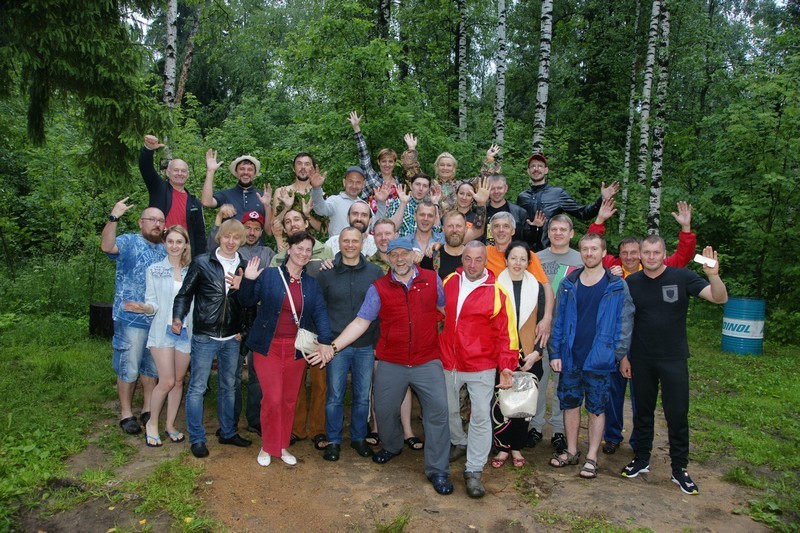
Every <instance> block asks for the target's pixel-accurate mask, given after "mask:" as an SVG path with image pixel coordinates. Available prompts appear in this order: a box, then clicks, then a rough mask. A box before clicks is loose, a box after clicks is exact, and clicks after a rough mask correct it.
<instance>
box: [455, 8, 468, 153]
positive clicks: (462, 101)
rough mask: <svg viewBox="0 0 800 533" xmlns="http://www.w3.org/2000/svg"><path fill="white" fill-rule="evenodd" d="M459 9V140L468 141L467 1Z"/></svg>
mask: <svg viewBox="0 0 800 533" xmlns="http://www.w3.org/2000/svg"><path fill="white" fill-rule="evenodd" d="M456 5H457V7H458V139H459V140H460V141H462V142H465V141H466V140H467V1H466V0H456Z"/></svg>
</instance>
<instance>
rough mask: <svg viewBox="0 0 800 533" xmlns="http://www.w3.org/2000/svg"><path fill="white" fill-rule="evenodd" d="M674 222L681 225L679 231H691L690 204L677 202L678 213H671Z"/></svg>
mask: <svg viewBox="0 0 800 533" xmlns="http://www.w3.org/2000/svg"><path fill="white" fill-rule="evenodd" d="M672 216H673V218H675V222H677V223H678V224H680V225H681V231H684V232H690V231H692V204H690V203H687V202H678V212H677V213H675V212H673V213H672Z"/></svg>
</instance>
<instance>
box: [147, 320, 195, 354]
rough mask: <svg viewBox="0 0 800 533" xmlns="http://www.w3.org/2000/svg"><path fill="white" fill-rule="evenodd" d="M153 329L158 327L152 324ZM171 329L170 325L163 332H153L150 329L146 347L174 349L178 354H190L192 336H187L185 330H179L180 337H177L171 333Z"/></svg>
mask: <svg viewBox="0 0 800 533" xmlns="http://www.w3.org/2000/svg"><path fill="white" fill-rule="evenodd" d="M153 327H158V326H157V325H156V324H154V325H153ZM171 328H172V324H170V325H168V326H167V329H165V330H164V331H153V328H150V333H149V334H148V335H147V347H148V348H175V349H176V350H177V351H179V352H183V353H191V351H192V336H191V335H189V333H188V330H187V329H186V328H183V329H181V335H180V337H178V336H177V335H174V334H173V333H172V329H171ZM159 329H160V328H159ZM167 330H169V331H167Z"/></svg>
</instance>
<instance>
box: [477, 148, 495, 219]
mask: <svg viewBox="0 0 800 533" xmlns="http://www.w3.org/2000/svg"><path fill="white" fill-rule="evenodd" d="M493 146H496V145H493ZM473 189H475V190H474V191H473V192H472V193H471V194H472V199H473V200H475V203H476V204H478V205H486V202H488V201H489V179H488V178H479V179H477V180H476V181H475V184H474V185H473Z"/></svg>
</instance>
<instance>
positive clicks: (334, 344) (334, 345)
mask: <svg viewBox="0 0 800 533" xmlns="http://www.w3.org/2000/svg"><path fill="white" fill-rule="evenodd" d="M331 348H333V355H336V354H337V353H339V348H337V347H336V343H335V342H332V343H331Z"/></svg>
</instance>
